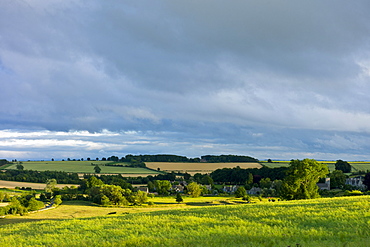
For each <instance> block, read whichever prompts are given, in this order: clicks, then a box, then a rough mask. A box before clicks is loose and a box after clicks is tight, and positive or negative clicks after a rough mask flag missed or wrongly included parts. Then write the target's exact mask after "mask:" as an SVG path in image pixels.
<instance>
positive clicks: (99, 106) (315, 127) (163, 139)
mask: <svg viewBox="0 0 370 247" xmlns="http://www.w3.org/2000/svg"><path fill="white" fill-rule="evenodd" d="M369 9H370V2H369V1H367V0H358V1H344V0H327V1H321V0H312V1H295V0H282V1H272V0H266V1H260V0H255V1H250V0H243V1H242V0H234V1H221V0H202V1H195V0H188V1H179V0H151V1H142V0H136V1H131V0H130V1H128V0H122V1H113V0H106V1H100V0H89V1H83V0H54V1H49V0H2V1H1V2H0V95H1V101H0V158H5V159H8V160H12V159H18V160H28V159H30V160H37V159H43V160H48V159H51V158H54V159H66V158H76V159H80V158H87V157H91V158H95V157H100V158H101V157H109V156H112V155H115V156H119V157H122V156H125V155H127V154H176V155H184V156H187V157H200V156H201V155H206V154H214V155H219V154H235V155H248V156H251V157H255V158H257V159H260V160H265V159H269V158H271V159H282V160H290V159H304V158H313V159H319V160H338V159H343V160H349V161H355V160H370V153H369V151H370V25H369V23H370V11H369Z"/></svg>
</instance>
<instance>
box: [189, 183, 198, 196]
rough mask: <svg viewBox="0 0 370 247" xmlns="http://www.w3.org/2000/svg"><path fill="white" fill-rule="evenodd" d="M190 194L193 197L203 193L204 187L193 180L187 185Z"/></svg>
mask: <svg viewBox="0 0 370 247" xmlns="http://www.w3.org/2000/svg"><path fill="white" fill-rule="evenodd" d="M187 190H188V194H190V195H191V197H198V196H200V194H201V193H202V188H201V187H200V185H199V184H197V183H196V182H191V183H190V184H188V186H187Z"/></svg>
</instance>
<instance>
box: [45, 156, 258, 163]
mask: <svg viewBox="0 0 370 247" xmlns="http://www.w3.org/2000/svg"><path fill="white" fill-rule="evenodd" d="M52 160H53V161H54V159H52ZM67 160H68V161H76V159H70V158H68V159H67ZM80 160H84V159H83V158H81V159H77V161H80ZM86 160H88V161H90V160H92V159H90V158H87V159H86ZM95 160H99V158H96V159H95ZM101 160H102V161H115V162H128V163H132V162H201V161H205V162H219V163H224V162H258V159H255V158H253V157H250V156H243V155H231V154H230V155H203V156H201V157H200V158H198V157H197V158H188V157H186V156H180V155H172V154H155V155H149V154H144V155H142V154H140V155H132V154H128V155H126V156H125V157H121V158H119V157H118V156H114V155H113V156H110V157H108V158H105V157H103V158H101Z"/></svg>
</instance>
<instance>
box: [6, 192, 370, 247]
mask: <svg viewBox="0 0 370 247" xmlns="http://www.w3.org/2000/svg"><path fill="white" fill-rule="evenodd" d="M57 210H58V209H55V211H57ZM0 235H1V236H2V238H1V239H0V246H296V244H297V243H298V244H300V245H301V246H335V247H337V246H368V243H369V240H370V197H369V196H363V197H349V198H333V199H318V200H304V201H291V202H275V203H257V204H244V205H233V206H212V207H198V208H194V207H193V208H179V209H172V210H165V211H163V210H162V211H156V212H145V213H137V214H124V215H122V214H120V215H112V216H101V217H89V218H81V219H68V220H41V221H35V222H32V223H19V224H10V225H3V226H2V227H1V228H0Z"/></svg>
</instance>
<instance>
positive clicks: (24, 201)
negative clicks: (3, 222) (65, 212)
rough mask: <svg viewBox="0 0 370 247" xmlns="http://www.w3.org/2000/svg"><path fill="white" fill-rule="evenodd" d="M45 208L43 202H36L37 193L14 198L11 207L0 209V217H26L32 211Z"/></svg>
mask: <svg viewBox="0 0 370 247" xmlns="http://www.w3.org/2000/svg"><path fill="white" fill-rule="evenodd" d="M43 207H44V203H43V202H42V201H39V200H36V198H35V192H33V193H27V194H23V195H21V196H13V197H12V198H11V200H10V203H9V205H7V206H5V207H0V216H3V215H7V214H20V215H24V214H26V213H28V212H30V211H36V210H39V209H41V208H43Z"/></svg>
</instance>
